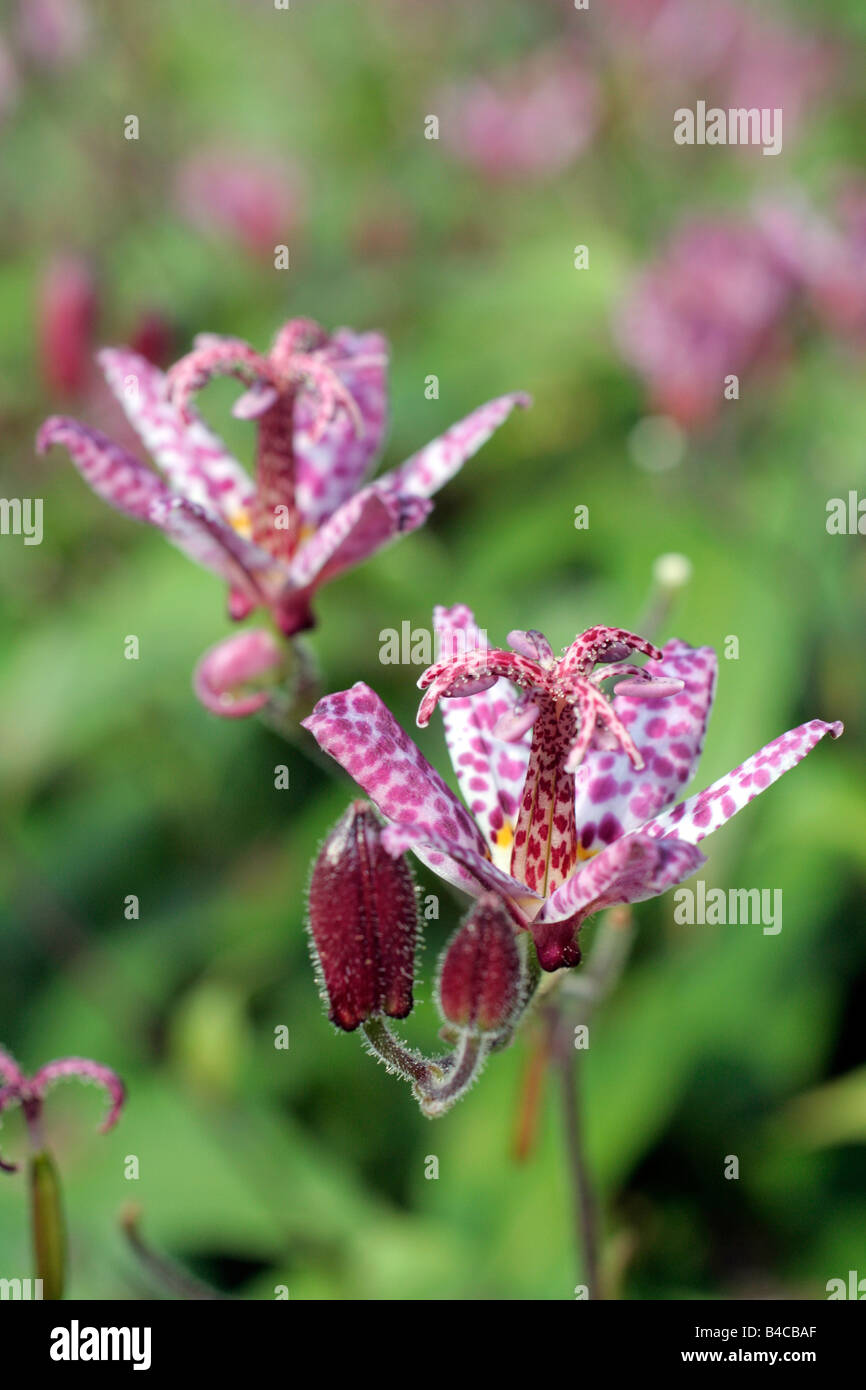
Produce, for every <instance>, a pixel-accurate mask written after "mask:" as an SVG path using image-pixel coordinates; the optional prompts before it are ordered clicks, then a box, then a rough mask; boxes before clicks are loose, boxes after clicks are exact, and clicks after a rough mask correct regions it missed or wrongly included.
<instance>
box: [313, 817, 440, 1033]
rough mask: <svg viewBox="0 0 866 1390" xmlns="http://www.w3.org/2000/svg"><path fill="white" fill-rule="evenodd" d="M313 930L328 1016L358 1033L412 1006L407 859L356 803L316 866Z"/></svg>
mask: <svg viewBox="0 0 866 1390" xmlns="http://www.w3.org/2000/svg"><path fill="white" fill-rule="evenodd" d="M309 907H310V933H311V935H312V941H313V950H314V954H315V959H316V962H317V964H318V968H319V973H320V979H321V984H322V990H323V995H324V997H325V998H326V999H327V1003H328V1006H329V1008H328V1017H329V1018H330V1020H331V1022H332V1023H335V1024H336V1025H337V1027H338V1028H343V1029H344V1030H345V1031H346V1032H347V1033H351V1032H352V1031H353V1029H355V1028H357V1027H358V1025H359V1024H360V1023H364V1022H365V1021H366V1020H368V1019H370V1018H374V1017H375V1016H376V1015H379V1014H387V1015H388V1016H389V1017H390V1018H405V1017H406V1016H407V1014H409V1013H410V1012H411V1010H412V1002H413V1001H412V985H413V981H414V975H415V948H416V943H417V939H418V907H417V903H416V900H415V884H414V880H413V878H412V874H411V871H410V869H409V866H408V864H407V863H406V861H405V859H403V858H396V859H395V858H392V856H391V855H390V854H389V853H388V852H387V850H386V849H385V847H384V846H383V844H382V826H381V824H380V822H379V820H378V818H377V816H376V814H375V812H374V811H373V808H372V806H370V805H369V804H368V803H367V802H366V801H355V802H353V803H352V805H351V806H350V807H349V809H348V810H347V811H346V813H345V815H344V816H343V817H342V819H341V820H339V821H338V822H337V824H336V825H335V827H334V829H333V830H332V831H331V832H330V834H329V835H328V836H327V838H326V840H325V843H324V844H323V846H322V848H321V850H320V852H319V856H318V858H317V860H316V862H315V864H314V866H313V874H312V878H311V880H310V891H309Z"/></svg>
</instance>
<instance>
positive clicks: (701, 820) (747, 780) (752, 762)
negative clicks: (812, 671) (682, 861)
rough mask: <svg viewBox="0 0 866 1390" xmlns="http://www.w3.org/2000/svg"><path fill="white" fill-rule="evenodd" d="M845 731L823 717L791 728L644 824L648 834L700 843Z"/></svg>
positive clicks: (837, 722)
mask: <svg viewBox="0 0 866 1390" xmlns="http://www.w3.org/2000/svg"><path fill="white" fill-rule="evenodd" d="M842 729H843V726H842V724H840V723H839V721H838V720H837V721H835V722H834V723H832V724H826V723H825V722H824V720H823V719H810V720H809V721H808V723H806V724H800V725H798V727H797V728H796V729H789V730H788V732H787V733H786V734H780V735H779V737H778V738H774V739H773V742H772V743H768V744H767V745H766V747H764V748H762V749H761V750H760V752H759V753H755V754H753V756H752V757H751V758H748V759H747V760H746V762H744V763H740V765H739V767H735V768H734V769H733V771H731V772H729V773H728V774H727V776H725V777H720V778H719V780H718V781H717V782H713V784H712V786H710V787H705V788H704V790H703V791H702V792H697V793H696V794H695V795H694V796H690V797H689V798H688V800H687V801H682V802H680V804H679V806H674V807H673V808H672V809H671V810H670V811H665V812H664V813H663V814H662V815H660V816H657V817H656V818H655V819H654V820H651V821H649V822H648V823H647V825H646V826H645V827H644V828H645V830H646V832H647V834H649V835H653V836H657V837H659V838H661V837H664V838H667V837H668V836H671V835H675V836H676V837H677V838H678V839H680V840H688V841H689V843H691V844H697V843H698V841H699V840H703V839H704V838H705V836H707V835H711V834H712V832H713V831H714V830H718V828H719V826H721V825H724V824H725V822H726V821H729V820H730V819H731V816H735V815H736V814H737V812H738V811H742V809H743V807H744V806H747V805H748V804H749V802H750V801H754V799H755V797H756V796H757V795H758V794H759V792H762V791H764V790H765V789H766V788H767V787H769V786H771V785H772V783H773V782H777V781H778V780H779V778H780V777H781V776H782V774H783V773H785V772H790V770H791V768H793V767H796V766H797V764H798V763H799V762H802V760H803V758H805V756H806V754H807V753H811V751H812V749H813V748H814V747H815V745H816V744H817V743H820V741H821V739H822V738H823V737H824V735H825V734H829V735H830V737H831V738H838V737H839V735H840V734H841V733H842Z"/></svg>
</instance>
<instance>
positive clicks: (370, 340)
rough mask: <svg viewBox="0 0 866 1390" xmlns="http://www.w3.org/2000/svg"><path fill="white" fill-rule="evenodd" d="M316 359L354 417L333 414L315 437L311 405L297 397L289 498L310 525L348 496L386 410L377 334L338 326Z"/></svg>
mask: <svg viewBox="0 0 866 1390" xmlns="http://www.w3.org/2000/svg"><path fill="white" fill-rule="evenodd" d="M317 356H318V357H321V358H322V360H323V361H324V362H326V363H327V365H328V366H329V367H330V368H331V369H332V370H333V371H334V372H335V373H336V375H337V377H338V378H339V380H340V381H341V382H342V384H343V386H344V387H345V388H346V390H347V391H348V392H349V395H350V396H351V397H352V399H353V400H354V402H355V406H356V410H357V417H358V419H357V420H355V421H353V420H352V418H351V416H350V415H349V414H348V413H347V412H346V411H345V410H338V411H336V412H335V413H334V415H333V416H332V417H331V419H330V420H329V421H328V423H327V424H326V425H325V427H324V428H323V429H320V430H319V432H318V434H315V433H314V423H315V417H316V403H315V401H314V400H313V399H311V398H310V397H309V396H308V394H307V393H304V392H302V393H301V396H300V398H299V401H298V412H297V420H298V428H297V430H296V432H295V487H296V493H295V495H296V499H297V503H298V507H299V509H300V512H301V515H302V516H303V518H304V520H305V521H306V522H308V523H310V524H312V525H314V526H317V525H319V524H320V523H321V522H322V521H323V520H324V519H325V518H326V517H328V516H330V515H331V513H332V512H335V511H336V509H337V508H338V507H339V506H340V505H341V504H342V503H343V502H345V501H346V499H347V498H348V497H351V495H352V493H353V492H354V491H355V490H356V489H357V488H358V486H359V485H360V484H361V482H362V481H363V479H364V477H365V476H366V474H367V471H368V470H369V468H370V466H371V465H372V463H373V460H374V459H375V458H376V457H377V456H378V454H379V452H380V450H381V448H382V440H383V437H384V433H385V423H386V416H387V408H388V395H387V391H388V343H387V341H386V340H385V339H384V338H383V337H382V335H381V334H380V333H353V332H352V330H351V329H350V328H338V329H337V331H336V333H334V334H333V336H332V338H331V339H330V342H329V343H328V345H327V347H325V348H322V349H320V350H319V352H318V353H317ZM359 422H360V426H361V427H360V429H359V428H358V423H359Z"/></svg>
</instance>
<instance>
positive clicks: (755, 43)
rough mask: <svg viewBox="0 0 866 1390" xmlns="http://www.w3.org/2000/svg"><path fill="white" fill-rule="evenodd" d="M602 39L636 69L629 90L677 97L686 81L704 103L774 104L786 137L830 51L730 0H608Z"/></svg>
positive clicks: (828, 67) (814, 92) (816, 86)
mask: <svg viewBox="0 0 866 1390" xmlns="http://www.w3.org/2000/svg"><path fill="white" fill-rule="evenodd" d="M601 21H602V25H603V26H605V29H606V33H605V37H606V42H607V45H608V47H609V48H610V49H611V50H612V51H613V52H614V53H615V54H619V53H620V52H625V54H626V56H627V58H628V60H629V63H630V65H631V66H632V67H633V68H636V69H637V70H638V73H639V74H640V75H639V76H638V78H637V80H636V82H635V83H634V86H633V93H634V92H636V93H637V95H638V96H640V97H644V95H645V93H647V92H648V93H649V94H650V96H651V97H652V96H656V97H658V98H661V100H662V101H663V102H664V103H665V104H667V103H669V101H670V99H671V96H672V94H673V93H676V94H677V97H678V100H677V102H676V103H675V104H678V105H680V104H682V101H681V98H682V96H683V95H685V93H684V91H683V86H684V84H686V85H687V87H688V88H689V90H690V91H691V92H693V93H694V94H695V95H696V96H700V97H703V98H704V99H705V100H706V101H707V102H708V105H710V106H721V107H723V108H725V109H727V108H737V107H746V108H748V107H758V108H759V109H760V108H761V107H767V108H770V109H773V108H775V107H780V108H781V109H782V111H783V120H784V133H785V138H786V139H790V138H791V137H793V135H794V134H795V130H796V127H797V125H799V124H800V122H801V121H802V118H803V116H804V114H805V113H806V111H807V110H808V108H809V107H810V106H811V105H812V104H813V103H814V102H815V101H816V99H817V98H818V97H820V96H821V94H822V93H823V91H824V90H825V89H826V87H827V84H828V82H829V80H830V78H831V76H832V72H833V68H834V65H835V55H834V54H833V53H832V51H831V49H830V46H829V45H828V44H827V43H825V42H824V41H823V40H822V39H819V38H816V37H814V36H813V35H812V34H807V33H802V32H800V31H798V30H796V29H793V28H791V27H790V26H789V25H787V24H785V23H783V22H782V21H780V20H779V19H773V18H772V17H771V16H769V15H762V16H760V17H756V16H755V15H754V14H753V13H752V12H751V11H750V9H749V8H748V7H747V6H746V5H743V4H736V3H733V2H732V0H607V3H606V4H605V6H604V8H603V11H602V14H601Z"/></svg>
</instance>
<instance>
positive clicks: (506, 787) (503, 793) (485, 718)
mask: <svg viewBox="0 0 866 1390" xmlns="http://www.w3.org/2000/svg"><path fill="white" fill-rule="evenodd" d="M433 624H434V627H435V629H436V633H437V636H438V638H439V659H441V658H442V656H443V655H446V654H452V653H453V654H455V655H456V654H458V653H459V652H460V651H461V650H462V651H464V652H466V651H472V650H477V649H478V646H479V643H480V642H481V641H482V638H481V635H480V632H479V629H478V628H477V627H476V624H475V619H474V617H473V615H472V612H471V610H470V609H469V608H467V607H466V606H465V604H456V605H455V606H454V607H453V608H441V607H437V608H436V609H434V612H433ZM461 644H462V646H461ZM516 698H517V697H516V692H515V689H514V687H513V685H512V684H511V682H510V681H506V680H498V681H497V682H496V684H495V685H493V686H491V687H490V688H489V689H488V690H485V691H482V692H481V693H480V694H478V695H467V696H456V697H455V698H453V699H445V700H442V702H441V703H440V706H439V708H440V710H441V711H442V719H443V723H444V725H445V738H446V741H447V744H448V752H449V754H450V755H451V762H452V764H453V767H454V771H455V773H456V774H457V780H458V782H459V784H460V790H461V792H462V793H463V798H464V800H465V802H466V804H467V806H468V807H469V809H470V811H471V812H472V814H473V816H474V817H475V819H476V821H477V822H478V824H479V825H480V827H481V830H482V832H483V834H484V836H485V838H486V839H487V840H488V842H489V843H490V845H491V847H492V848H493V850H494V854H495V857H496V859H497V862H498V863H500V864H501V867H503V868H507V867H508V865H509V864H510V862H511V848H512V845H513V843H514V825H515V822H516V819H517V814H518V812H519V810H520V797H521V793H522V791H523V784H524V781H525V780H526V768H527V764H528V762H529V745H530V739H531V735H530V732H529V730H528V729H527V730H526V732H525V734H524V735H523V737H522V738H521V739H519V740H518V741H517V742H514V743H506V742H505V741H504V740H503V739H500V738H494V736H493V733H492V730H493V728H494V726H495V725H496V723H497V721H498V720H499V719H501V718H502V716H503V715H507V714H509V713H510V712H511V711H512V710H513V709H514V705H515V701H516Z"/></svg>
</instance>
